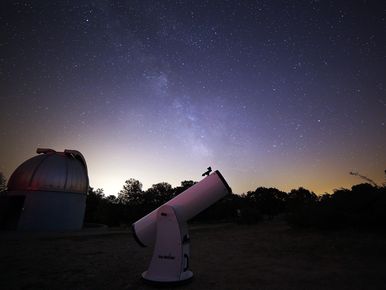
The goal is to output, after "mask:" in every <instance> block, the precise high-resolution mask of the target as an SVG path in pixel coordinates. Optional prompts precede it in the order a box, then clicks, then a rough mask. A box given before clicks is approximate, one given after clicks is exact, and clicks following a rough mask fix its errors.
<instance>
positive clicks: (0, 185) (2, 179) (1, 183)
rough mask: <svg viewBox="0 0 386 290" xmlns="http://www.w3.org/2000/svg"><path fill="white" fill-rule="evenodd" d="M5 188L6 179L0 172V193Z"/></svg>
mask: <svg viewBox="0 0 386 290" xmlns="http://www.w3.org/2000/svg"><path fill="white" fill-rule="evenodd" d="M6 190H7V179H6V178H5V176H4V174H3V173H2V172H0V193H1V192H4V191H6Z"/></svg>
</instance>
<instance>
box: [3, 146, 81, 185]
mask: <svg viewBox="0 0 386 290" xmlns="http://www.w3.org/2000/svg"><path fill="white" fill-rule="evenodd" d="M36 152H37V153H39V155H37V156H35V157H32V158H31V159H28V160H27V161H25V162H23V163H22V164H21V165H20V166H19V167H18V168H17V169H16V170H15V171H14V172H13V174H12V175H11V177H10V179H9V182H8V191H60V192H73V193H86V192H87V189H88V174H87V165H86V161H85V160H84V157H83V156H82V154H81V153H80V152H78V151H75V150H64V152H56V151H55V150H52V149H40V148H39V149H37V151H36Z"/></svg>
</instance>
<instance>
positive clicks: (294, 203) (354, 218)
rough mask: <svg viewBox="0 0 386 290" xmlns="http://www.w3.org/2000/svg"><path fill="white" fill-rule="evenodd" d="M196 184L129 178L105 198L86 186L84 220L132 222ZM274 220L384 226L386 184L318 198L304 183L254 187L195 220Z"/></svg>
mask: <svg viewBox="0 0 386 290" xmlns="http://www.w3.org/2000/svg"><path fill="white" fill-rule="evenodd" d="M195 183H196V182H194V181H191V180H189V181H183V182H181V184H180V186H177V187H172V186H171V185H170V184H169V183H167V182H161V183H157V184H154V185H152V186H151V187H150V188H149V189H147V190H143V188H142V183H141V182H140V181H138V180H136V179H128V180H127V181H126V182H125V184H124V185H123V188H122V190H121V191H120V192H119V193H118V196H114V195H110V196H105V195H104V192H103V190H102V189H96V190H94V189H93V188H90V189H89V191H88V194H87V206H86V217H85V221H86V223H97V224H99V223H101V224H107V225H109V226H118V225H122V224H125V225H128V224H131V223H132V222H134V221H136V220H137V219H139V218H141V217H143V216H144V215H146V214H147V213H149V212H151V211H152V210H154V209H156V208H157V207H159V206H160V205H162V204H164V203H165V202H166V201H168V200H170V199H172V198H173V197H175V196H177V195H178V194H180V193H182V192H183V191H185V190H186V189H188V188H189V187H190V186H192V185H194V184H195ZM274 218H275V219H283V220H286V221H287V222H288V223H289V224H291V225H293V226H303V227H304V226H307V227H318V228H326V229H334V228H342V227H379V226H386V184H383V185H382V186H379V185H376V184H370V183H361V184H358V185H354V186H352V187H351V189H343V188H341V189H337V190H335V191H334V192H333V193H332V194H324V195H321V196H318V195H316V194H315V193H313V192H312V191H309V190H308V189H305V188H303V187H300V188H298V189H293V190H291V191H290V192H284V191H280V190H278V189H276V188H266V187H258V188H256V190H254V191H248V192H247V193H244V194H241V195H237V194H230V195H228V196H226V197H225V198H223V199H222V200H220V201H219V202H217V203H215V204H214V205H212V206H211V207H209V208H208V209H206V210H204V211H203V212H202V213H200V214H199V215H198V216H197V217H195V218H194V219H193V221H199V222H238V223H244V224H251V223H257V222H260V221H262V220H264V219H266V220H269V219H274Z"/></svg>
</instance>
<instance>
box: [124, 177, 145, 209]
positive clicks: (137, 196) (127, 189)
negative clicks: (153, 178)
mask: <svg viewBox="0 0 386 290" xmlns="http://www.w3.org/2000/svg"><path fill="white" fill-rule="evenodd" d="M118 201H119V202H120V203H122V204H130V205H140V204H143V202H144V196H143V191H142V183H141V182H139V181H138V180H136V179H134V178H130V179H128V180H126V181H125V184H124V185H123V189H122V190H121V191H120V192H119V193H118Z"/></svg>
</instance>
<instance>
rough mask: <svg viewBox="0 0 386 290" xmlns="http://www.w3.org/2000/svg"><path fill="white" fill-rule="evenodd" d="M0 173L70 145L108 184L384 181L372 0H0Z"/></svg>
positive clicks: (384, 115) (382, 51)
mask: <svg viewBox="0 0 386 290" xmlns="http://www.w3.org/2000/svg"><path fill="white" fill-rule="evenodd" d="M0 10H1V12H0V15H1V19H0V21H1V31H0V35H1V38H0V52H1V54H0V124H1V126H0V140H1V142H0V171H1V172H3V173H4V175H5V177H6V178H9V176H10V174H11V173H12V172H13V170H14V169H16V167H17V166H18V165H19V164H20V163H21V162H23V161H24V160H26V159H28V158H30V157H32V156H35V150H36V148H37V147H48V148H53V149H55V150H58V151H62V150H64V149H65V148H67V149H75V150H79V151H80V152H82V153H83V155H84V156H85V158H86V161H87V164H88V168H89V176H90V185H91V186H93V187H95V188H97V187H101V188H104V190H105V193H106V194H116V193H117V192H118V191H119V190H120V189H121V188H122V185H123V183H124V181H125V180H126V179H128V178H131V177H132V178H136V179H138V180H140V181H141V182H142V183H143V185H144V188H145V189H146V188H148V187H150V186H151V185H152V184H154V183H157V182H161V181H166V182H169V183H171V184H172V185H173V186H177V185H179V183H180V181H182V180H197V181H198V180H200V179H201V173H202V172H204V171H205V170H206V168H207V167H208V166H209V165H210V166H212V168H213V169H218V170H220V171H221V172H222V173H223V175H224V177H225V178H226V179H227V181H228V183H229V184H230V186H231V187H232V189H233V191H234V192H235V193H243V192H246V191H248V190H254V189H255V188H256V187H258V186H265V187H276V188H279V189H281V190H285V191H288V190H290V189H292V188H298V187H299V186H303V187H306V188H308V189H310V190H313V191H314V192H316V193H319V194H321V193H324V192H330V193H332V190H333V189H334V188H340V187H350V186H352V185H353V184H357V183H360V182H362V180H361V179H359V178H358V177H355V176H351V175H349V172H350V171H358V172H360V173H361V174H363V175H366V176H368V177H370V178H372V179H374V180H375V181H376V182H378V183H380V184H381V183H382V182H384V181H385V180H384V170H385V169H386V150H385V148H386V125H385V124H386V2H385V1H106V0H105V1H102V0H98V1H97V0H94V1H78V0H74V1H72V0H68V1H2V3H1V9H0Z"/></svg>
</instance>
